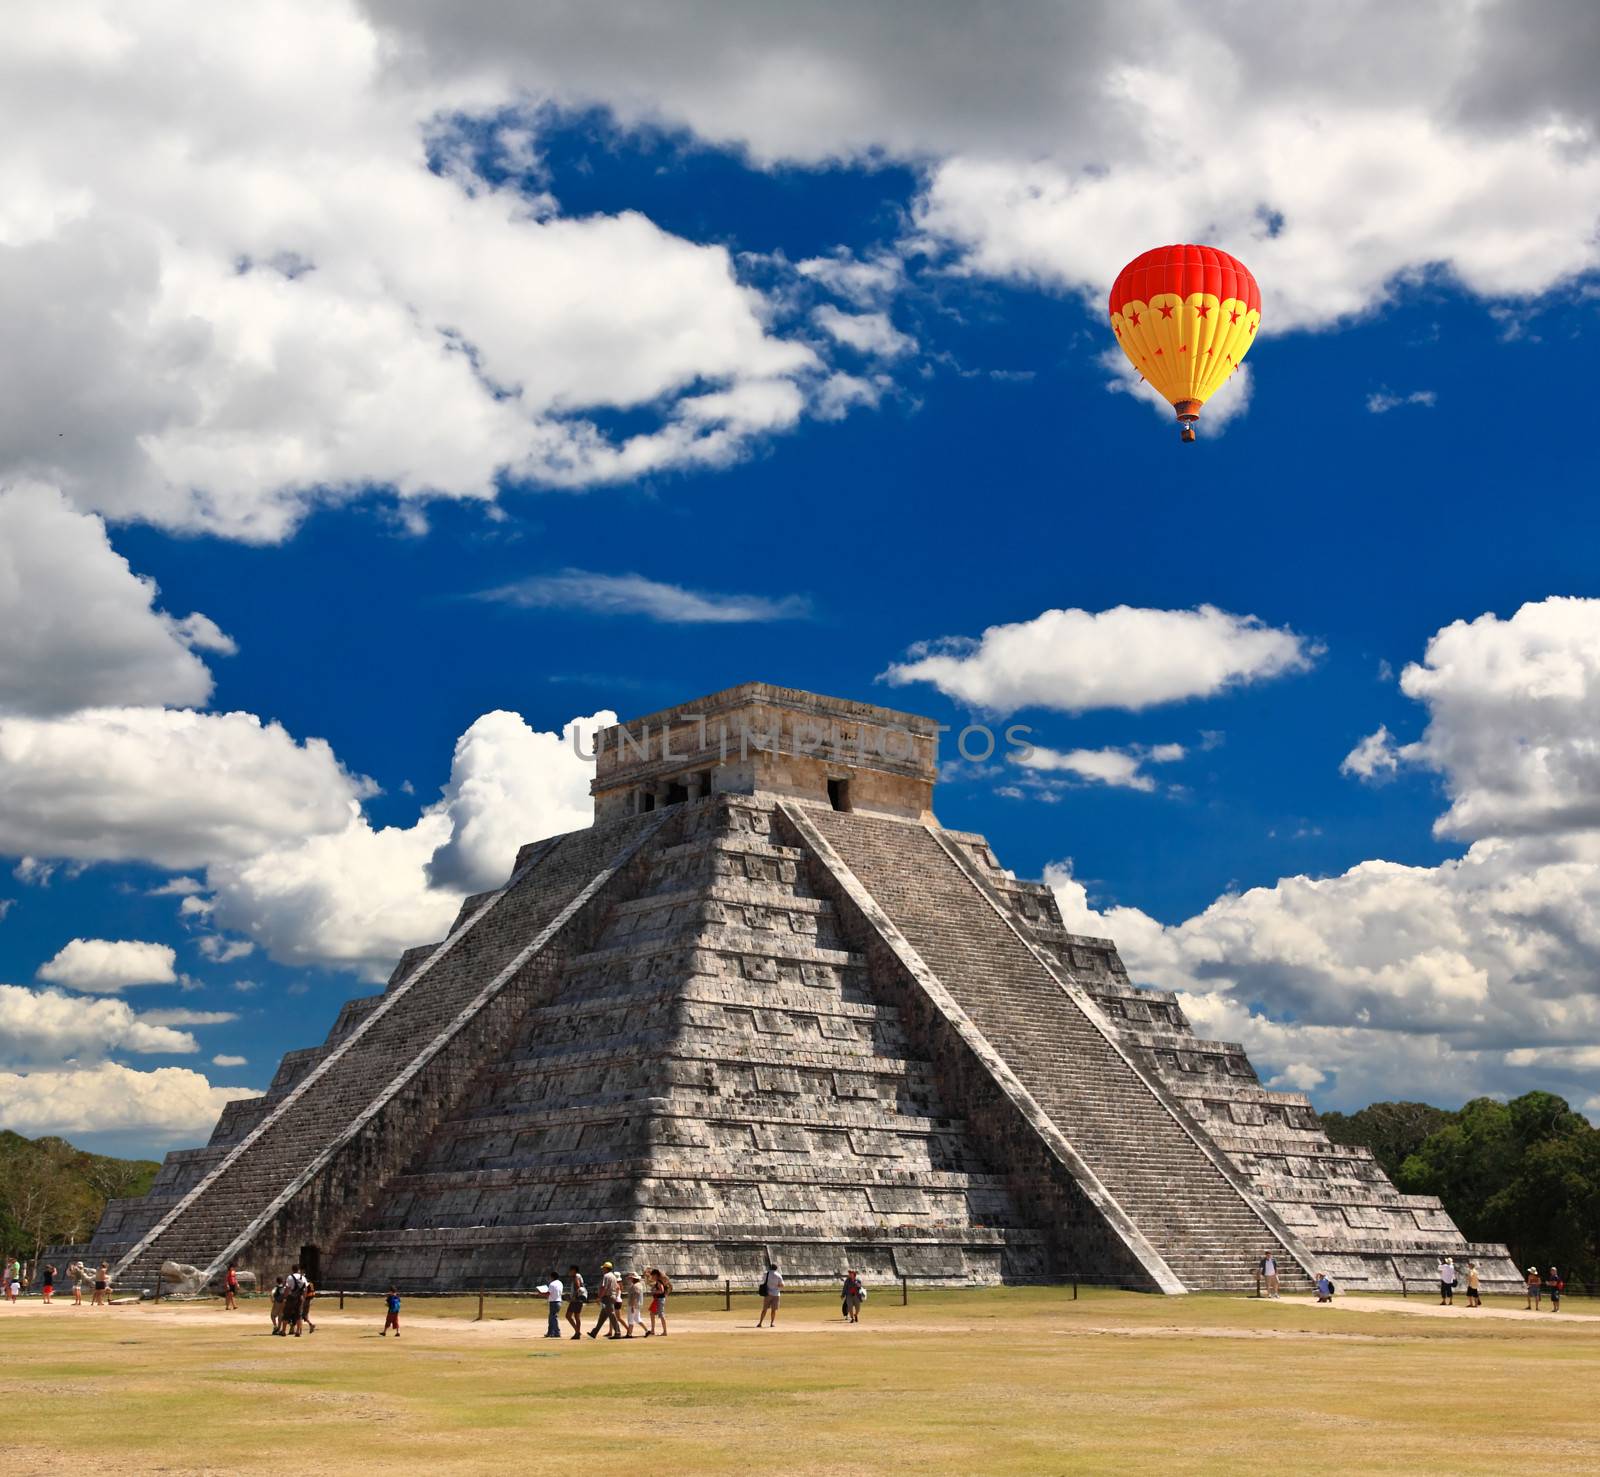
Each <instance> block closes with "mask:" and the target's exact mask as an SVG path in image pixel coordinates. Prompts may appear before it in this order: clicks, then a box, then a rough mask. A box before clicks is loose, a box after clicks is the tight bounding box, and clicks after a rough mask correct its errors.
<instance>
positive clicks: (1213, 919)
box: [1048, 597, 1600, 1105]
mask: <svg viewBox="0 0 1600 1477" xmlns="http://www.w3.org/2000/svg"><path fill="white" fill-rule="evenodd" d="M1401 688H1402V690H1403V691H1404V692H1406V693H1407V694H1408V695H1409V696H1411V697H1413V698H1415V699H1417V700H1418V701H1419V702H1421V703H1422V704H1423V705H1424V706H1425V707H1426V709H1427V713H1428V726H1427V728H1426V730H1425V732H1424V734H1423V736H1422V738H1421V739H1419V740H1418V741H1416V742H1415V743H1411V744H1405V745H1397V744H1395V742H1394V740H1393V739H1392V737H1391V736H1390V734H1389V732H1388V730H1387V728H1379V729H1378V730H1377V731H1376V732H1375V733H1374V734H1372V735H1370V736H1369V737H1368V738H1367V739H1365V740H1363V741H1362V742H1361V743H1360V744H1358V745H1357V746H1356V748H1355V749H1353V750H1352V751H1351V753H1350V754H1349V755H1348V756H1346V759H1345V761H1344V764H1343V766H1342V767H1343V768H1344V770H1345V771H1346V772H1347V773H1350V774H1354V775H1356V776H1358V777H1364V778H1369V779H1370V778H1374V777H1384V776H1386V775H1388V774H1390V773H1392V772H1393V771H1394V770H1395V769H1397V768H1399V767H1401V766H1406V767H1411V768H1426V769H1429V770H1433V771H1436V772H1437V773H1438V775H1439V776H1440V778H1441V780H1442V782H1443V786H1444V789H1445V793H1446V795H1447V797H1448V800H1449V808H1448V809H1447V810H1446V812H1445V813H1444V815H1443V816H1441V817H1440V820H1439V822H1438V825H1437V826H1436V829H1437V830H1438V831H1439V832H1440V833H1441V834H1443V835H1451V836H1461V837H1463V838H1466V839H1469V840H1470V842H1471V844H1470V845H1469V846H1468V848H1467V850H1466V852H1465V853H1464V854H1463V855H1462V856H1460V857H1456V858H1452V859H1450V860H1447V861H1445V862H1442V863H1440V864H1439V865H1437V866H1432V867H1427V866H1405V865H1401V864H1399V863H1395V862H1390V861H1383V860H1371V861H1365V862H1362V863H1360V864H1358V865H1356V866H1354V867H1351V868H1349V869H1347V870H1346V871H1344V872H1342V873H1340V874H1338V875H1336V876H1331V877H1303V876H1302V877H1285V878H1283V879H1281V880H1279V881H1278V882H1276V883H1274V884H1273V885H1271V886H1268V887H1255V888H1251V889H1249V890H1247V891H1244V892H1239V893H1231V892H1230V893H1226V894H1224V895H1223V896H1221V897H1219V898H1218V899H1217V900H1216V901H1215V902H1213V903H1212V904H1211V905H1210V906H1209V907H1208V908H1206V909H1205V910H1204V911H1203V912H1201V913H1198V914H1196V915H1195V916H1194V917H1192V918H1189V919H1187V920H1185V921H1183V922H1181V923H1176V924H1171V925H1164V924H1162V923H1161V922H1160V921H1158V920H1157V919H1155V918H1152V917H1151V916H1149V915H1148V914H1147V913H1144V912H1143V911H1141V910H1140V909H1138V908H1132V907H1109V908H1103V909H1097V908H1095V907H1093V906H1092V905H1091V903H1090V900H1089V897H1088V894H1087V891H1086V889H1085V888H1084V886H1083V884H1082V883H1081V881H1079V880H1078V879H1077V878H1076V877H1074V876H1073V874H1072V871H1071V868H1070V866H1068V865H1058V866H1056V867H1053V868H1051V869H1050V871H1049V873H1048V880H1049V881H1050V883H1051V885H1052V886H1053V888H1054V890H1055V895H1056V898H1057V901H1058V903H1059V904H1060V906H1061V909H1062V912H1063V915H1064V916H1065V917H1066V919H1067V922H1068V926H1069V927H1071V928H1074V929H1076V930H1078V931H1080V932H1087V933H1094V934H1102V935H1110V936H1111V937H1113V938H1115V939H1117V941H1118V943H1119V945H1120V946H1121V949H1122V953H1123V957H1124V958H1125V959H1126V960H1127V962H1128V965H1129V968H1130V970H1131V971H1132V972H1133V974H1134V975H1135V977H1136V978H1137V979H1139V980H1140V981H1141V982H1144V983H1149V984H1157V985H1161V986H1164V987H1166V988H1174V989H1177V990H1179V991H1181V992H1183V995H1184V1004H1185V1008H1186V1009H1187V1010H1188V1011H1189V1013H1190V1015H1191V1016H1192V1017H1193V1019H1194V1020H1195V1022H1196V1025H1197V1027H1198V1028H1200V1029H1202V1030H1204V1031H1207V1032H1210V1033H1213V1034H1217V1035H1221V1036H1223V1037H1225V1038H1226V1039H1230V1040H1241V1041H1243V1042H1244V1043H1245V1044H1246V1045H1247V1046H1248V1047H1249V1048H1250V1049H1251V1051H1252V1053H1253V1054H1255V1055H1256V1056H1257V1057H1258V1064H1259V1065H1261V1066H1262V1067H1264V1068H1265V1069H1266V1070H1267V1071H1268V1072H1269V1073H1277V1074H1278V1075H1279V1076H1281V1077H1282V1079H1283V1081H1284V1082H1286V1083H1289V1082H1293V1081H1295V1076H1294V1075H1292V1074H1293V1073H1294V1072H1295V1070H1296V1067H1297V1064H1302V1065H1303V1064H1308V1063H1314V1064H1315V1066H1316V1068H1317V1069H1318V1070H1321V1071H1324V1072H1325V1073H1326V1074H1327V1075H1328V1077H1329V1079H1330V1080H1331V1081H1332V1082H1333V1083H1335V1084H1336V1085H1335V1086H1333V1087H1330V1088H1329V1089H1328V1094H1329V1096H1331V1097H1332V1098H1334V1099H1335V1100H1337V1101H1338V1102H1340V1103H1342V1104H1347V1105H1359V1104H1360V1103H1362V1102H1365V1101H1367V1100H1369V1099H1370V1098H1371V1097H1375V1096H1392V1095H1393V1093H1394V1092H1395V1090H1396V1089H1395V1086H1394V1084H1395V1083H1397V1082H1403V1083H1405V1084H1406V1093H1407V1095H1411V1096H1427V1095H1430V1094H1432V1095H1434V1096H1436V1097H1438V1098H1442V1099H1445V1100H1450V1101H1454V1100H1458V1099H1459V1098H1460V1097H1461V1096H1463V1095H1464V1094H1471V1093H1475V1092H1511V1093H1515V1092H1520V1091H1525V1090H1527V1088H1529V1087H1531V1086H1535V1085H1538V1086H1548V1087H1553V1088H1554V1089H1556V1090H1560V1091H1565V1092H1567V1093H1568V1095H1569V1096H1571V1097H1573V1099H1574V1100H1575V1101H1583V1100H1584V1099H1585V1098H1586V1096H1587V1092H1588V1089H1587V1087H1586V1086H1585V1077H1586V1074H1587V1073H1589V1072H1591V1071H1592V1065H1593V1062H1594V1061H1596V1060H1600V993H1597V992H1596V991H1595V988H1594V981H1595V980H1596V978H1600V758H1597V753H1600V751H1597V746H1596V740H1595V738H1594V734H1595V733H1596V732H1597V731H1600V730H1597V726H1596V725H1597V718H1600V601H1592V600H1575V599H1565V598H1554V597H1553V598H1551V599H1548V600H1544V601H1540V602H1537V603H1535V604H1529V605H1524V606H1523V607H1522V608H1521V609H1519V610H1518V611H1517V612H1516V613H1515V614H1514V615H1512V616H1511V617H1510V618H1509V619H1502V618H1500V617H1498V616H1496V615H1492V614H1491V615H1485V616H1481V617H1479V618H1478V619H1477V620H1473V621H1457V622H1455V623H1454V624H1452V625H1449V626H1446V627H1444V628H1443V629H1442V630H1440V631H1439V632H1437V633H1436V634H1435V635H1434V636H1433V638H1432V639H1431V640H1430V641H1429V642H1428V645H1427V648H1426V652H1425V655H1424V658H1423V660H1422V661H1421V662H1419V663H1413V664H1412V665H1410V666H1408V667H1407V668H1406V669H1405V671H1404V672H1403V673H1402V675H1401ZM1319 1091H1320V1088H1319Z"/></svg>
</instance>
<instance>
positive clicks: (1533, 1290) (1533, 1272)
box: [1527, 1267, 1541, 1312]
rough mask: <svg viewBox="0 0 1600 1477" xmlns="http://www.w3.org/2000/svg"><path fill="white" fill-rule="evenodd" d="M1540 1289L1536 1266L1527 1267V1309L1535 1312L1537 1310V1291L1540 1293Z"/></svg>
mask: <svg viewBox="0 0 1600 1477" xmlns="http://www.w3.org/2000/svg"><path fill="white" fill-rule="evenodd" d="M1540 1291H1541V1289H1540V1286H1539V1269H1538V1268H1537V1267H1529V1268H1528V1309H1527V1311H1529V1312H1536V1311H1537V1310H1538V1307H1539V1293H1540Z"/></svg>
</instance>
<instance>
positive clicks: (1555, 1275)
mask: <svg viewBox="0 0 1600 1477" xmlns="http://www.w3.org/2000/svg"><path fill="white" fill-rule="evenodd" d="M1544 1285H1545V1287H1546V1288H1547V1289H1549V1292H1550V1311H1551V1312H1552V1313H1559V1312H1560V1311H1561V1294H1562V1293H1564V1292H1565V1291H1566V1290H1567V1284H1566V1283H1565V1282H1563V1281H1562V1280H1561V1274H1560V1273H1559V1272H1557V1271H1556V1269H1555V1268H1554V1267H1551V1269H1550V1275H1549V1276H1548V1277H1546V1278H1545V1279H1544Z"/></svg>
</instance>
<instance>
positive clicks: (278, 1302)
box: [272, 1277, 283, 1334]
mask: <svg viewBox="0 0 1600 1477" xmlns="http://www.w3.org/2000/svg"><path fill="white" fill-rule="evenodd" d="M272 1331H273V1333H274V1334H281V1333H282V1332H283V1278H281V1277H280V1278H278V1280H277V1281H276V1282H274V1283H273V1284H272Z"/></svg>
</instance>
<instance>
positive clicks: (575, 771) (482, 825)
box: [186, 711, 616, 980]
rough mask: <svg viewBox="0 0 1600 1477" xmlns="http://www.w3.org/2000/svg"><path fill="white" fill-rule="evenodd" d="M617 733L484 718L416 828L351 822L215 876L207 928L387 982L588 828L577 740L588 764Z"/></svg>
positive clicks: (596, 723) (227, 866) (601, 721)
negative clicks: (403, 963)
mask: <svg viewBox="0 0 1600 1477" xmlns="http://www.w3.org/2000/svg"><path fill="white" fill-rule="evenodd" d="M615 722H616V714H615V713H612V712H609V711H605V712H600V713H596V714H593V715H591V716H589V717H584V718H575V719H573V720H572V721H571V722H570V723H568V724H567V725H566V726H565V727H564V728H563V729H562V730H561V732H559V733H556V732H540V731H538V730H535V729H533V728H530V727H529V726H528V724H527V723H526V722H525V721H524V720H523V719H522V718H521V717H520V716H519V715H517V714H515V713H506V712H495V713H486V714H484V716H483V717H481V718H479V719H478V720H477V721H476V722H475V723H473V724H472V726H471V727H470V728H468V729H467V731H466V732H465V733H463V734H462V735H461V737H460V739H458V740H457V742H456V749H455V755H454V758H453V761H452V764H451V771H450V778H449V781H448V782H447V783H446V785H445V786H444V788H443V792H442V794H441V797H440V799H439V801H438V802H437V803H436V804H434V805H432V806H430V807H428V808H427V809H426V810H424V811H423V813H422V815H421V816H420V817H419V818H418V820H417V821H416V823H415V824H414V825H411V826H385V827H383V828H381V829H374V827H373V826H372V825H371V823H370V822H369V821H368V820H367V819H366V817H365V816H364V815H361V814H360V813H359V812H353V813H352V814H351V816H350V818H349V821H348V824H347V825H346V826H345V827H344V828H343V829H342V830H340V831H337V832H333V833H329V834H325V835H317V836H311V837H308V838H306V839H304V840H301V841H297V842H294V843H292V844H289V845H285V846H279V847H271V848H267V849H265V850H263V851H261V852H259V853H258V854H256V855H254V856H251V857H248V858H244V859H241V860H239V861H231V862H222V863H218V864H216V865H214V866H212V867H211V868H210V869H209V871H208V872H207V882H208V883H209V885H210V887H211V888H212V889H214V892H213V896H212V897H211V899H210V902H211V904H212V908H211V916H212V919H213V921H215V922H216V923H217V924H218V925H219V926H221V927H225V928H229V929H232V930H234V931H236V932H238V933H241V934H245V935H247V936H248V937H250V938H251V939H253V940H255V941H256V942H257V943H258V944H260V945H261V946H262V947H263V948H264V949H265V950H266V951H267V953H268V954H270V955H271V956H272V957H273V958H274V959H277V960H279V961H281V962H284V963H289V964H300V965H311V966H331V967H334V968H342V969H349V970H353V971H355V972H356V973H358V974H359V975H361V977H362V978H364V979H369V980H381V979H383V978H385V977H386V976H387V975H388V974H389V972H390V970H391V969H392V968H393V967H394V964H395V961H396V960H397V959H398V957H399V956H400V954H401V953H402V952H403V951H404V950H406V949H408V948H411V947H412V946H413V945H416V944H422V943H429V942H431V941H433V940H435V939H439V938H443V937H444V935H445V933H446V931H447V930H448V928H449V927H450V924H451V923H453V922H454V921H455V916H456V913H457V911H458V910H459V908H460V905H461V901H462V899H463V898H464V897H465V896H466V895H467V894H468V893H470V892H475V891H482V890H486V889H488V888H493V887H499V886H501V885H503V884H504V883H505V881H506V879H507V878H508V877H509V876H510V873H511V866H512V863H513V862H514V861H515V859H516V854H517V850H518V848H519V847H521V846H522V845H523V844H524V843H526V842H528V841H536V840H538V839H540V838H541V837H544V836H550V835H555V834H559V833H561V832H563V831H571V830H577V829H580V828H581V827H584V826H587V825H588V824H589V822H590V820H591V819H592V817H593V802H592V801H591V800H590V798H589V781H590V779H591V778H593V773H594V766H593V759H592V757H591V758H590V759H587V760H586V759H582V758H580V757H579V755H578V753H577V751H576V749H575V748H574V745H573V734H574V730H576V731H577V733H578V734H580V735H581V736H582V749H583V753H585V754H588V755H590V756H592V755H593V753H594V731H595V730H596V729H597V728H602V727H605V726H607V725H609V724H612V723H615ZM186 901H194V899H192V898H191V899H186Z"/></svg>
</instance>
